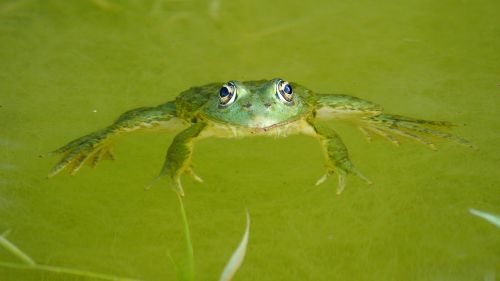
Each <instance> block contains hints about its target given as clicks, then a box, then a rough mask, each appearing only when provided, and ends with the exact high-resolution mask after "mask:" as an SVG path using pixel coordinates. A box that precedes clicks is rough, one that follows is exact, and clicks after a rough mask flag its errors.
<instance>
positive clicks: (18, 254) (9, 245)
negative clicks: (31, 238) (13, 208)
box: [0, 231, 36, 265]
mask: <svg viewBox="0 0 500 281" xmlns="http://www.w3.org/2000/svg"><path fill="white" fill-rule="evenodd" d="M8 233H9V231H7V232H5V233H4V234H3V235H1V236H0V245H2V246H3V247H4V248H5V249H6V250H7V251H9V252H11V253H12V254H13V255H14V256H16V257H18V258H19V259H20V260H22V261H23V262H24V263H25V264H27V265H35V264H36V263H35V261H34V260H33V259H32V258H31V257H30V256H28V255H27V254H26V253H24V252H23V251H21V249H19V248H18V247H17V246H16V245H14V243H12V242H10V241H9V240H8V239H7V238H5V236H7V234H8Z"/></svg>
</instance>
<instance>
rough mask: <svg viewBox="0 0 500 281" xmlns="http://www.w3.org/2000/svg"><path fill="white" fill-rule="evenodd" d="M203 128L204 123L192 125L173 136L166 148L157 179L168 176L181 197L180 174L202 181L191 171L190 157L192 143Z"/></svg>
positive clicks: (182, 193)
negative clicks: (165, 154)
mask: <svg viewBox="0 0 500 281" xmlns="http://www.w3.org/2000/svg"><path fill="white" fill-rule="evenodd" d="M205 127H206V124H205V123H194V124H193V125H191V126H190V127H189V128H187V129H185V130H184V131H182V132H180V133H179V134H177V136H175V138H174V140H173V141H172V144H171V145H170V147H169V148H168V151H167V156H166V158H165V163H164V164H163V168H162V170H161V172H160V175H159V176H158V177H157V179H160V178H161V177H163V176H169V177H170V178H171V180H172V182H173V187H174V189H175V190H176V191H177V192H178V193H179V194H181V195H184V190H183V188H182V183H181V178H180V177H181V175H182V173H187V174H188V175H190V176H191V177H193V178H194V179H195V180H196V181H199V182H201V181H202V179H201V178H200V177H199V176H197V175H196V174H195V173H194V171H193V169H192V166H191V155H192V154H193V143H194V141H195V140H196V139H197V138H198V136H199V135H200V133H201V132H202V131H203V129H204V128H205Z"/></svg>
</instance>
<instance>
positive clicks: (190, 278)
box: [177, 193, 195, 281]
mask: <svg viewBox="0 0 500 281" xmlns="http://www.w3.org/2000/svg"><path fill="white" fill-rule="evenodd" d="M177 197H178V198H179V204H180V206H181V215H182V221H183V223H184V237H185V239H186V255H187V264H186V266H185V267H186V268H185V271H184V274H183V276H184V280H187V281H194V277H195V276H194V253H193V244H192V243H191V234H190V232H189V224H188V220H187V216H186V210H185V209H184V204H183V203H182V196H181V195H180V194H179V193H177Z"/></svg>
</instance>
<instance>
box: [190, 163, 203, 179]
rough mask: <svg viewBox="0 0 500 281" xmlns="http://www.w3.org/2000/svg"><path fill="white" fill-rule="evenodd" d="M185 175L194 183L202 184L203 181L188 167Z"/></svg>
mask: <svg viewBox="0 0 500 281" xmlns="http://www.w3.org/2000/svg"><path fill="white" fill-rule="evenodd" d="M186 173H187V174H188V175H189V176H190V177H191V178H192V179H193V180H195V181H197V182H199V183H203V179H202V178H201V177H200V176H198V175H197V174H196V173H195V172H194V170H193V167H192V166H190V167H189V168H187V169H186Z"/></svg>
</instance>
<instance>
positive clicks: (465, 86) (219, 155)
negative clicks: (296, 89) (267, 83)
mask: <svg viewBox="0 0 500 281" xmlns="http://www.w3.org/2000/svg"><path fill="white" fill-rule="evenodd" d="M499 9H500V5H499V2H498V1H482V0H480V1H465V0H464V1H430V0H423V1H376V2H375V1H331V0H323V1H300V2H298V1H293V2H292V1H272V2H271V1H263V0H259V1H227V0H212V1H160V0H156V1H137V0H136V1H134V0H128V1H112V0H92V1H90V0H89V1H83V0H81V1H63V0H60V1H56V0H51V1H35V0H11V1H0V42H1V45H0V61H1V68H0V106H1V107H0V232H3V231H7V230H11V232H10V234H9V235H8V239H9V240H10V241H11V242H12V243H15V244H16V245H17V246H18V247H19V248H21V249H22V250H23V251H24V252H26V253H27V254H29V256H30V257H31V258H33V259H34V260H35V261H36V262H38V263H40V264H47V265H56V266H64V267H68V268H76V269H82V270H88V271H93V272H102V273H107V274H112V275H117V276H126V277H131V278H137V279H141V280H175V278H176V273H175V269H174V266H173V265H172V263H171V262H170V258H169V255H171V256H172V257H173V258H174V259H176V260H180V261H181V262H182V260H183V257H184V252H185V251H184V247H185V244H184V240H183V237H184V236H183V224H182V218H181V215H180V210H179V202H178V200H177V197H176V194H175V193H174V192H173V191H172V190H171V189H169V188H168V186H167V184H166V183H165V182H163V183H159V184H157V185H155V186H154V188H152V189H151V190H149V191H144V187H145V186H146V185H147V184H148V183H149V182H150V181H151V179H152V178H154V177H155V176H156V175H157V173H158V171H159V169H160V167H161V165H162V162H163V159H164V155H165V152H166V149H167V147H168V145H169V144H170V143H171V141H172V139H173V137H174V135H175V132H172V133H168V132H166V133H165V132H161V133H160V132H158V133H137V134H131V135H130V136H128V137H126V138H123V139H122V140H121V141H120V142H119V143H117V144H116V146H115V148H114V152H115V155H116V161H114V162H111V161H105V162H102V163H101V164H99V166H98V167H97V168H96V169H91V168H88V167H84V168H82V170H81V171H80V172H79V173H78V175H76V176H69V175H68V174H67V173H63V174H61V175H59V176H57V177H55V178H52V179H50V180H49V179H47V178H46V175H47V173H48V171H49V170H50V168H51V166H52V165H54V164H55V163H56V161H57V160H58V158H57V157H44V158H39V157H38V156H39V155H40V154H43V153H46V152H48V151H51V150H53V149H55V148H57V147H59V146H61V145H63V144H65V143H66V142H68V141H70V140H72V139H74V138H76V137H79V136H82V135H84V134H86V133H89V132H92V131H94V130H97V129H100V128H103V127H105V126H107V125H108V124H109V123H110V122H112V121H113V120H114V119H115V118H116V117H117V116H118V115H119V114H121V113H122V112H124V111H126V110H129V109H131V108H135V107H140V106H153V105H157V104H161V103H164V102H166V101H168V100H172V99H173V98H175V97H176V95H177V94H178V93H179V92H180V91H182V90H184V89H187V88H189V87H191V86H196V85H203V84H205V83H209V82H215V81H227V80H232V79H234V80H255V79H270V78H274V77H282V78H284V79H287V80H289V81H295V82H297V83H300V84H302V85H305V86H307V87H309V88H310V89H312V90H314V91H317V92H321V93H344V94H350V95H355V96H358V97H361V98H364V99H368V100H372V101H375V102H377V103H380V104H382V105H383V106H384V107H385V109H386V112H390V113H395V114H403V115H408V116H413V117H418V118H426V119H434V120H448V121H452V122H455V123H458V124H466V126H459V127H457V128H455V129H454V130H455V131H456V133H457V134H458V135H461V136H463V137H465V138H467V139H469V140H470V141H471V142H473V143H474V144H475V145H476V146H477V149H475V150H474V149H468V148H465V147H462V146H459V145H456V144H454V143H442V144H440V145H439V150H438V151H431V150H429V149H427V148H426V147H424V146H422V145H420V144H417V143H415V142H412V141H407V142H405V143H404V144H403V145H402V146H401V147H399V148H396V147H394V146H392V145H391V144H390V143H388V142H387V141H385V140H383V139H375V140H374V142H372V143H371V144H368V143H367V142H366V140H365V139H364V137H363V135H362V134H360V133H359V132H358V131H357V130H356V129H355V128H352V127H349V126H345V125H343V124H337V123H332V126H333V127H335V128H336V129H337V130H338V132H339V134H340V135H341V136H342V138H343V140H344V142H345V143H346V145H347V147H348V148H349V151H350V155H351V158H352V160H353V161H354V163H355V164H356V165H357V167H358V168H359V169H360V170H361V171H363V173H364V174H365V175H367V176H369V177H370V179H371V180H372V181H373V182H374V184H373V185H371V186H367V185H366V184H365V183H364V182H363V181H361V180H359V179H357V178H355V177H353V176H350V177H349V178H348V186H347V189H346V190H345V191H344V193H343V194H342V195H340V196H337V195H336V194H335V187H336V182H335V180H329V181H328V182H326V183H325V184H323V185H322V186H319V187H316V186H314V182H315V180H316V179H317V178H318V177H319V176H321V175H322V174H323V172H324V170H323V156H322V153H321V150H320V147H319V144H318V142H317V140H315V139H313V138H310V137H307V136H292V137H289V138H282V139H273V138H265V137H256V138H246V139H207V140H203V141H201V142H199V143H198V144H197V145H196V147H195V151H194V159H193V160H194V164H195V165H196V169H197V172H198V173H199V174H200V175H201V176H203V178H204V180H205V182H204V183H203V184H198V183H196V182H194V181H192V180H190V179H189V178H187V177H186V178H184V179H183V182H184V189H185V191H186V197H185V198H184V204H185V208H186V213H187V216H188V219H189V224H190V229H191V235H192V243H193V247H194V256H195V266H196V275H197V278H198V280H217V279H218V276H219V275H220V272H221V271H222V268H223V266H224V264H225V263H226V261H227V260H228V258H229V257H230V255H231V253H232V251H233V249H234V248H236V246H237V245H238V242H239V240H240V238H241V236H242V234H243V231H244V229H245V210H248V211H249V213H250V216H251V219H252V226H251V231H250V241H249V245H248V249H247V256H246V258H245V261H244V263H243V265H242V267H241V269H240V270H239V271H238V273H237V275H236V277H235V279H234V280H488V281H490V280H495V275H498V274H499V272H500V267H499V265H500V230H499V229H498V228H497V227H495V226H494V225H492V224H489V223H488V222H486V221H484V220H481V219H480V218H478V217H475V216H472V215H471V214H470V213H469V208H475V209H478V210H482V211H486V212H489V213H492V214H500V181H499V179H498V169H499V162H500V153H499V150H500V149H499V146H498V140H499V138H500V123H499V122H498V121H499V117H500V115H499V113H500V112H499V108H500V85H499V83H500V76H499V74H500V52H499V49H500V18H499V17H498V10H499ZM0 261H3V262H18V260H17V259H16V257H15V256H13V255H12V254H10V253H9V252H7V251H6V250H4V249H0ZM0 277H1V278H0V279H1V280H7V281H17V280H83V278H80V279H78V278H76V277H71V276H69V275H64V274H55V273H48V272H40V271H29V270H23V269H14V268H3V267H0ZM85 280H87V279H85ZM88 280H94V279H91V278H88Z"/></svg>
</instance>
